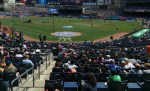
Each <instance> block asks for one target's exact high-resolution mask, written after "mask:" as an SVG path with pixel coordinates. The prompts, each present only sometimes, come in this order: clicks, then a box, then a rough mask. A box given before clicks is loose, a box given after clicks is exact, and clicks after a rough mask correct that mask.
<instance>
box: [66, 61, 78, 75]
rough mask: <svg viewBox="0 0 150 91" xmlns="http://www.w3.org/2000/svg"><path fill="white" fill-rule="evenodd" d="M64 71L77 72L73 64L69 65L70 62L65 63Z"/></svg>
mask: <svg viewBox="0 0 150 91" xmlns="http://www.w3.org/2000/svg"><path fill="white" fill-rule="evenodd" d="M64 72H66V73H75V72H77V71H76V69H75V67H73V66H72V65H69V63H65V64H64Z"/></svg>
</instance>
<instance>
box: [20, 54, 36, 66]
mask: <svg viewBox="0 0 150 91" xmlns="http://www.w3.org/2000/svg"><path fill="white" fill-rule="evenodd" d="M22 62H23V64H25V65H29V66H34V64H33V62H32V61H31V60H30V59H29V55H25V56H24V60H22Z"/></svg>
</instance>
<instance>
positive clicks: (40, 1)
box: [38, 0, 47, 4]
mask: <svg viewBox="0 0 150 91" xmlns="http://www.w3.org/2000/svg"><path fill="white" fill-rule="evenodd" d="M46 3H47V0H38V4H46Z"/></svg>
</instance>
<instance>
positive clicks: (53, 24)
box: [52, 5, 55, 33]
mask: <svg viewBox="0 0 150 91" xmlns="http://www.w3.org/2000/svg"><path fill="white" fill-rule="evenodd" d="M52 14H53V33H54V24H55V23H54V5H53V9H52Z"/></svg>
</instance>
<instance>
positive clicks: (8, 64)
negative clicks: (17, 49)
mask: <svg viewBox="0 0 150 91" xmlns="http://www.w3.org/2000/svg"><path fill="white" fill-rule="evenodd" d="M16 71H17V68H16V67H15V66H14V65H13V64H12V63H11V61H10V60H6V67H5V69H4V72H9V73H11V72H16Z"/></svg>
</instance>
